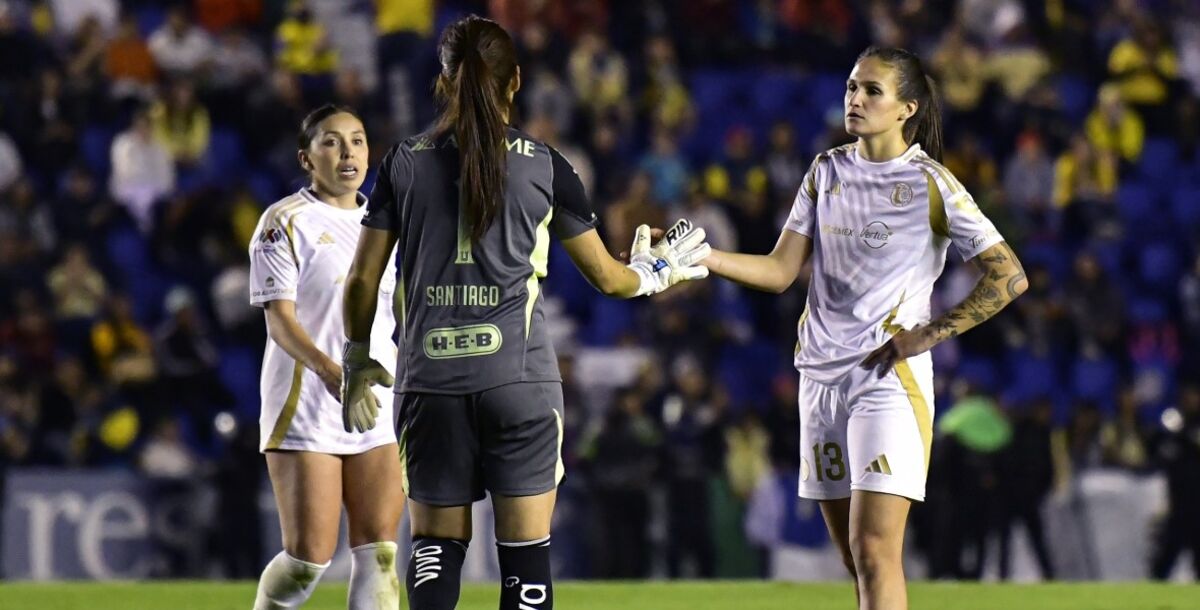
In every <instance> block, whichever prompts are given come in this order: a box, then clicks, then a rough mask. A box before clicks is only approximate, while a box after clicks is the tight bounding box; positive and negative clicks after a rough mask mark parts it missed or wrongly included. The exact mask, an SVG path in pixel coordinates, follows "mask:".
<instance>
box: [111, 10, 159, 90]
mask: <svg viewBox="0 0 1200 610" xmlns="http://www.w3.org/2000/svg"><path fill="white" fill-rule="evenodd" d="M104 74H105V76H106V77H107V78H108V80H109V81H110V83H111V87H110V94H111V95H112V97H113V98H114V99H118V100H121V99H126V98H136V99H140V100H143V101H146V100H149V99H150V97H151V96H152V95H153V93H154V85H155V83H156V82H157V80H158V66H156V65H155V63H154V56H153V55H152V54H151V53H150V46H149V45H147V44H146V41H145V40H143V39H142V35H141V33H140V32H139V31H138V23H137V15H136V14H135V13H133V12H130V11H127V12H126V13H125V14H124V15H122V16H121V25H120V27H119V28H118V30H117V34H116V36H114V37H113V39H112V40H111V41H109V43H108V49H107V50H106V51H105V54H104Z"/></svg>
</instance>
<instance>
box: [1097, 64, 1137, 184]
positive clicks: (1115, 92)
mask: <svg viewBox="0 0 1200 610" xmlns="http://www.w3.org/2000/svg"><path fill="white" fill-rule="evenodd" d="M1085 127H1086V129H1087V137H1088V140H1089V141H1090V142H1091V143H1092V146H1093V147H1094V148H1095V149H1096V150H1097V151H1100V152H1103V153H1111V154H1115V155H1117V156H1119V157H1120V158H1121V160H1122V161H1124V162H1126V163H1130V164H1132V163H1136V162H1137V160H1138V157H1141V156H1142V142H1143V139H1144V137H1145V128H1144V127H1143V126H1142V119H1141V117H1139V116H1138V115H1137V113H1136V112H1134V111H1133V110H1130V109H1129V107H1128V106H1127V105H1126V104H1125V102H1124V100H1122V99H1121V90H1120V89H1118V88H1117V86H1116V85H1113V84H1106V85H1104V86H1102V87H1100V92H1099V94H1098V96H1097V100H1096V107H1095V109H1093V110H1092V112H1091V114H1089V115H1088V117H1087V123H1086V125H1085Z"/></svg>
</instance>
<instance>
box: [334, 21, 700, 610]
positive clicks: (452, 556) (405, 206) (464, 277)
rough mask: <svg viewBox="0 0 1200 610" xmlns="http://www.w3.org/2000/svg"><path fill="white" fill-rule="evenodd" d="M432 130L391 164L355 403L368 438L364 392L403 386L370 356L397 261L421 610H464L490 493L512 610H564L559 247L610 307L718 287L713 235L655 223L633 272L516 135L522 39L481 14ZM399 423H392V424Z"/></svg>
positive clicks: (566, 172) (564, 184) (362, 296)
mask: <svg viewBox="0 0 1200 610" xmlns="http://www.w3.org/2000/svg"><path fill="white" fill-rule="evenodd" d="M438 56H439V58H440V60H441V74H440V76H439V77H438V79H437V84H436V92H437V95H438V98H439V101H440V102H441V104H442V108H443V110H442V113H441V116H440V117H439V120H438V122H437V123H436V124H435V126H434V128H433V129H431V130H430V131H428V132H426V133H423V134H419V135H417V136H414V137H411V138H409V139H407V140H404V141H403V142H401V143H400V144H398V145H396V146H394V147H393V148H392V149H391V150H390V151H389V152H388V154H387V155H386V156H385V157H384V159H383V161H382V164H381V167H380V168H379V173H378V178H377V181H376V183H375V187H374V189H373V191H372V192H371V196H370V198H369V202H368V204H367V214H366V216H365V217H364V219H363V221H362V222H363V225H365V228H364V229H363V231H362V233H361V235H360V237H359V241H358V251H357V253H356V254H355V258H354V263H353V265H352V267H351V269H350V272H349V274H348V276H347V280H346V288H345V296H344V308H345V309H344V315H345V330H346V336H347V339H348V340H347V342H346V347H345V351H344V354H343V361H342V365H343V367H344V370H345V376H344V381H343V385H342V404H343V406H344V407H345V409H346V415H345V421H346V426H347V427H353V428H355V429H360V428H370V427H371V426H373V425H374V424H375V422H374V420H375V418H376V409H377V408H378V407H377V405H376V404H375V402H374V401H373V400H371V395H370V393H369V392H368V391H366V388H367V387H368V386H370V385H371V384H372V383H374V382H377V381H380V380H387V378H388V375H387V371H386V370H385V369H384V367H383V366H382V365H381V364H380V363H379V362H377V361H375V360H372V359H371V358H370V356H369V355H368V350H369V349H370V347H371V346H370V345H369V337H371V334H372V333H371V331H372V328H371V327H372V320H373V319H374V315H375V306H376V300H377V299H376V297H375V295H376V293H377V291H378V287H379V284H380V278H381V276H382V275H383V273H384V270H385V268H386V267H387V264H388V261H389V258H390V256H391V252H392V249H393V246H396V251H397V261H396V268H397V275H398V284H397V292H396V295H397V299H396V302H395V308H396V310H397V314H398V315H397V319H398V320H399V322H398V324H399V329H398V330H399V332H398V335H399V339H398V341H397V343H398V344H399V354H398V358H397V363H396V374H395V386H394V387H395V392H396V409H397V411H398V413H399V416H398V422H397V431H398V438H399V443H400V455H401V467H402V470H403V473H404V476H403V481H404V485H405V491H406V493H407V494H408V497H409V499H410V500H411V503H410V505H409V506H410V511H411V512H410V515H411V519H412V534H413V550H412V558H411V560H410V562H409V564H408V574H407V588H408V600H409V607H410V608H412V609H413V610H435V609H448V608H453V607H454V606H455V604H456V603H457V600H458V595H459V578H460V573H461V568H462V564H463V559H464V557H465V554H466V549H467V545H468V544H469V543H470V540H471V530H472V524H471V504H472V503H473V502H475V501H477V500H481V499H483V497H484V492H485V490H486V491H487V492H489V493H490V494H491V496H492V504H493V508H494V512H495V516H496V517H495V518H496V523H495V531H496V544H497V547H498V549H497V551H498V556H499V560H500V573H501V576H502V586H501V593H500V606H499V607H500V608H501V610H518V609H519V608H522V609H523V608H529V609H537V610H548V609H550V608H552V607H553V604H554V595H553V587H552V585H551V580H550V520H551V514H552V512H553V509H554V502H555V493H556V489H557V486H558V483H559V481H561V480H562V477H563V465H562V459H561V455H560V448H561V446H562V434H563V397H562V381H561V377H560V376H559V372H558V365H557V360H556V358H555V355H554V348H553V347H552V346H551V344H550V338H549V333H548V330H547V324H546V320H545V314H544V313H543V309H542V297H541V280H542V278H544V277H545V276H546V262H547V253H548V249H549V246H550V243H549V240H550V235H554V236H556V237H558V238H559V239H561V240H562V243H563V246H564V247H565V248H566V251H567V253H568V254H569V255H570V257H571V259H572V260H573V261H574V262H575V264H576V265H577V266H578V267H579V269H580V271H582V272H583V275H584V276H585V277H587V279H588V280H589V281H590V282H591V283H592V284H593V285H594V286H595V287H596V288H597V289H599V290H600V291H601V292H603V293H604V294H606V295H609V296H614V297H621V298H628V297H634V296H639V295H648V294H654V293H657V292H660V291H662V290H665V289H667V288H669V287H670V286H671V285H673V284H675V283H677V282H681V281H685V280H692V279H698V278H702V277H705V276H706V275H707V269H705V268H704V267H701V266H699V265H698V264H697V263H699V261H700V260H702V259H703V258H704V257H705V256H707V254H708V252H709V247H708V245H707V244H705V243H704V231H703V230H701V229H697V228H693V227H692V226H691V225H690V224H689V223H687V222H686V221H681V222H680V223H677V224H676V225H675V226H674V227H672V228H671V229H669V230H668V231H667V233H666V235H665V236H664V238H663V239H662V240H661V241H660V242H659V243H658V244H657V245H655V246H653V247H652V246H651V244H650V230H649V228H648V227H645V226H643V227H639V228H638V231H637V238H636V239H635V241H634V245H633V248H632V250H631V255H630V263H629V264H628V265H625V264H622V263H621V262H619V261H617V260H615V259H613V258H612V256H610V255H609V254H608V251H607V250H606V248H605V246H604V244H603V243H602V241H601V240H600V238H599V236H598V235H597V233H596V230H595V225H596V216H595V214H593V213H592V210H591V208H590V205H589V203H588V201H587V198H586V196H585V194H584V190H583V186H582V184H581V183H580V181H579V177H578V176H577V175H576V173H575V171H574V169H573V168H572V167H571V165H570V164H569V163H568V162H567V161H566V160H565V159H564V158H563V157H562V155H560V154H559V153H558V151H556V150H554V149H553V148H551V147H549V146H547V145H546V144H544V143H542V142H539V141H536V140H534V139H532V138H530V137H529V136H528V135H527V134H525V133H523V132H521V131H519V130H517V129H515V128H513V127H511V126H509V124H508V120H509V111H510V109H511V108H512V99H513V94H514V93H515V92H516V91H517V89H518V88H519V87H520V86H521V73H520V69H519V68H518V67H517V64H516V53H515V49H514V46H513V42H512V39H511V38H510V37H509V35H508V33H507V32H505V31H504V30H503V29H502V28H501V27H500V26H499V25H497V24H496V23H495V22H492V21H489V20H486V19H481V18H478V17H468V18H466V19H463V20H460V21H458V22H455V23H453V24H451V25H450V26H448V27H447V28H446V30H445V31H444V32H443V33H442V36H441V39H440V41H439V46H438ZM387 423H390V422H387Z"/></svg>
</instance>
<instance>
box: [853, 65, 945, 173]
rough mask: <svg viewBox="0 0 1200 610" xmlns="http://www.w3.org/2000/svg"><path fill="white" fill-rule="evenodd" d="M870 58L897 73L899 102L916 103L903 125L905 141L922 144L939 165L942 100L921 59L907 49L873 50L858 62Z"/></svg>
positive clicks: (940, 158)
mask: <svg viewBox="0 0 1200 610" xmlns="http://www.w3.org/2000/svg"><path fill="white" fill-rule="evenodd" d="M868 57H876V58H878V59H879V60H880V61H882V62H883V63H885V64H887V65H889V66H891V67H892V69H894V70H895V71H896V84H897V92H896V97H897V98H898V99H900V100H901V101H904V102H910V101H916V102H917V113H916V114H914V115H913V116H911V117H909V119H908V120H907V121H905V122H904V141H905V142H909V143H912V142H916V143H918V144H920V145H921V150H923V151H925V154H927V155H929V156H930V157H932V158H933V159H934V160H936V161H939V162H940V161H941V160H942V97H941V94H940V92H939V91H938V87H937V83H936V82H934V80H933V77H932V76H930V75H929V73H927V72H926V71H925V67H924V65H922V64H921V59H920V58H919V57H917V56H916V55H913V54H912V53H910V52H909V51H906V50H904V49H896V48H883V47H870V48H868V49H867V50H866V51H863V52H862V54H861V55H859V56H858V60H857V62H861V61H862V60H864V59H867V58H868ZM857 62H856V63H857Z"/></svg>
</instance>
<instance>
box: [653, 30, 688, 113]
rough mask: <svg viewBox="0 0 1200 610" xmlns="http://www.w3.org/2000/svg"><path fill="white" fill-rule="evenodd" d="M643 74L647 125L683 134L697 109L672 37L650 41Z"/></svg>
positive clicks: (656, 37) (654, 38)
mask: <svg viewBox="0 0 1200 610" xmlns="http://www.w3.org/2000/svg"><path fill="white" fill-rule="evenodd" d="M642 71H643V72H644V74H643V75H642V78H643V79H644V80H645V82H644V83H642V100H641V108H642V112H643V114H644V116H645V117H646V119H647V123H648V124H650V125H656V126H659V127H662V128H664V129H667V130H670V131H673V132H676V133H678V132H680V131H683V130H684V127H685V126H686V125H688V124H690V123H691V122H692V119H693V114H694V110H693V109H692V100H691V96H690V95H689V94H688V90H687V87H686V86H685V85H684V82H683V73H682V69H681V68H680V66H679V58H678V57H677V56H676V54H675V47H674V46H673V45H672V44H671V39H670V38H668V37H666V36H654V37H652V38H650V39H649V40H648V41H646V46H645V65H644V66H643V68H642Z"/></svg>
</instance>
